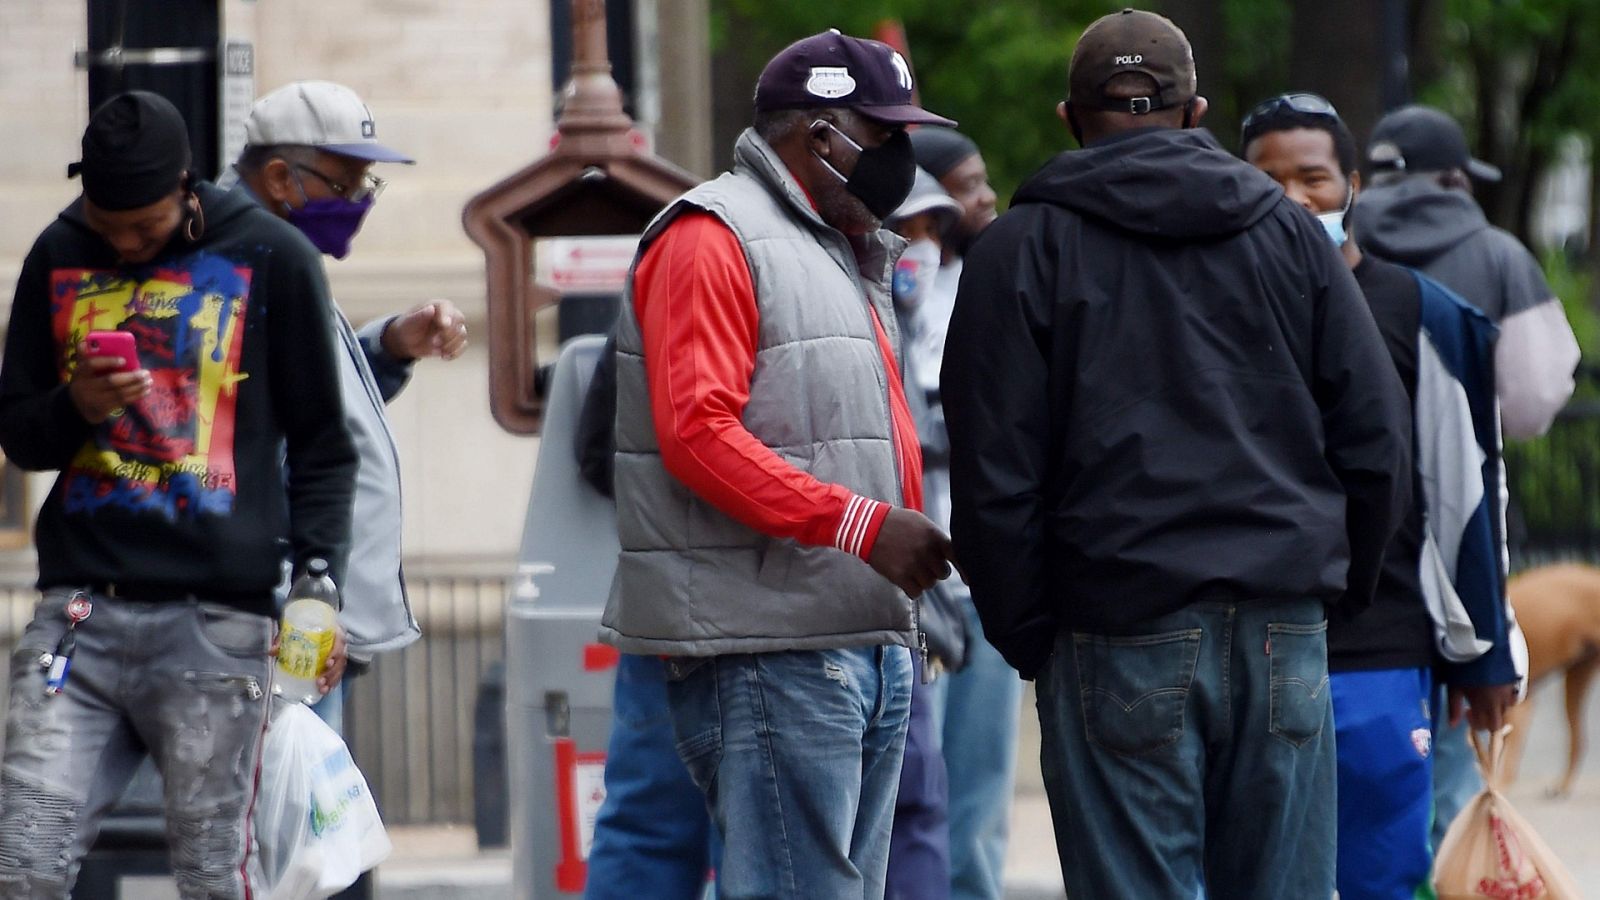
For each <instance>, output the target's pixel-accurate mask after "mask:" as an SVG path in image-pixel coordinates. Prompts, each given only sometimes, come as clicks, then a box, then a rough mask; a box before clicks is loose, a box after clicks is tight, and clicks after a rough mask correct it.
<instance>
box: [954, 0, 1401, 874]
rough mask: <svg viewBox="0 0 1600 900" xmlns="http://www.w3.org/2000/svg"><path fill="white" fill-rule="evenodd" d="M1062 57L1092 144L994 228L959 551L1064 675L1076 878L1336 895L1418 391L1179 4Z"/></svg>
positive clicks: (1031, 656) (963, 472)
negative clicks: (1332, 659) (1247, 127)
mask: <svg viewBox="0 0 1600 900" xmlns="http://www.w3.org/2000/svg"><path fill="white" fill-rule="evenodd" d="M1067 81H1068V95H1067V98H1066V100H1065V101H1064V102H1063V103H1061V104H1060V105H1059V106H1058V107H1057V113H1058V115H1059V116H1060V117H1061V119H1062V120H1063V121H1064V122H1065V124H1066V126H1067V128H1068V129H1070V130H1071V132H1072V134H1073V135H1074V137H1076V138H1077V139H1078V142H1079V143H1080V144H1081V145H1082V147H1083V148H1082V149H1080V150H1076V151H1068V152H1065V153H1061V154H1059V155H1057V156H1056V157H1055V158H1053V159H1052V160H1050V161H1049V162H1048V163H1046V164H1045V165H1044V166H1043V167H1042V168H1041V169H1040V170H1039V171H1038V172H1037V173H1035V174H1034V176H1033V177H1032V178H1030V179H1029V180H1028V181H1027V182H1025V183H1024V184H1023V185H1022V187H1021V188H1019V189H1018V191H1017V194H1016V196H1015V198H1014V199H1013V201H1012V203H1011V205H1010V209H1009V210H1008V211H1007V212H1006V213H1005V214H1004V215H1002V216H1001V217H1000V218H999V219H998V220H996V221H995V223H994V224H993V225H990V226H989V228H988V229H987V230H985V231H984V233H983V235H982V236H980V237H979V238H978V240H977V241H976V242H975V243H974V245H973V247H972V249H971V250H970V251H969V252H968V254H967V258H966V264H965V271H964V272H963V273H962V279H961V290H960V294H959V296H958V297H957V299H956V309H955V315H954V317H953V318H952V320H951V323H950V337H949V341H948V343H947V344H946V347H945V361H944V371H943V377H942V379H941V386H942V388H943V396H944V402H945V413H946V416H947V419H948V421H949V426H950V427H949V433H950V454H951V465H950V471H951V487H952V493H953V497H954V513H953V515H952V517H951V529H952V533H953V535H954V539H955V543H956V551H957V556H958V558H959V559H960V561H961V565H962V568H963V570H964V571H965V572H966V574H967V575H968V576H969V578H968V579H967V581H968V584H970V585H971V587H972V595H973V601H974V602H975V603H976V605H977V608H978V613H979V615H980V617H981V619H982V621H983V627H984V634H985V636H986V637H987V638H988V639H989V641H990V642H991V643H993V644H994V645H995V647H996V648H997V649H998V650H999V651H1000V652H1001V653H1002V654H1003V655H1004V656H1005V657H1006V659H1007V661H1008V662H1010V663H1011V664H1012V665H1013V666H1015V667H1016V668H1017V669H1018V670H1019V671H1020V672H1021V673H1022V674H1023V676H1024V677H1027V678H1035V679H1037V689H1038V698H1039V720H1040V730H1041V733H1042V739H1043V745H1042V750H1041V760H1042V764H1043V769H1044V778H1045V789H1046V792H1047V793H1048V794H1049V798H1050V811H1051V815H1052V818H1053V819H1054V823H1055V833H1056V847H1057V851H1058V853H1059V855H1060V858H1061V868H1062V875H1063V878H1064V879H1065V882H1066V888H1067V894H1068V895H1069V896H1072V897H1085V898H1088V897H1092V898H1095V900H1117V898H1125V900H1146V898H1172V900H1180V898H1181V900H1187V898H1193V897H1196V896H1201V895H1205V896H1212V897H1228V898H1236V900H1237V898H1259V900H1267V898H1274V900H1277V898H1289V897H1293V898H1318V897H1328V896H1330V895H1331V894H1332V893H1333V889H1334V828H1335V793H1334V780H1335V771H1336V769H1335V767H1336V760H1335V756H1334V737H1333V721H1332V714H1333V709H1332V705H1331V704H1330V702H1329V700H1328V691H1327V690H1326V682H1327V644H1326V640H1325V629H1326V618H1327V615H1328V614H1329V610H1333V611H1334V612H1338V611H1342V610H1345V609H1350V610H1355V609H1359V608H1361V607H1363V606H1365V605H1367V604H1368V603H1369V602H1370V600H1371V597H1372V592H1373V589H1374V586H1375V585H1376V582H1377V578H1378V570H1379V563H1380V562H1381V559H1382V556H1383V548H1384V546H1385V545H1386V544H1387V543H1388V540H1389V537H1390V535H1392V534H1393V533H1394V530H1395V526H1396V525H1397V524H1398V521H1399V518H1400V514H1401V512H1402V510H1403V499H1404V497H1405V496H1407V493H1408V491H1409V485H1410V480H1409V477H1408V473H1409V468H1410V465H1409V463H1410V453H1409V449H1410V448H1409V443H1410V442H1409V441H1408V440H1407V436H1408V434H1409V431H1410V427H1409V417H1408V416H1407V414H1406V408H1405V393H1404V389H1403V388H1402V387H1401V386H1400V384H1399V379H1398V378H1397V377H1396V376H1395V373H1394V367H1393V366H1392V365H1391V364H1390V363H1389V360H1388V354H1387V353H1386V352H1385V351H1384V348H1383V339H1382V337H1381V336H1380V335H1379V334H1378V330H1377V327H1376V326H1375V325H1374V324H1373V321H1372V315H1371V313H1369V312H1368V311H1367V307H1366V303H1365V302H1364V301H1363V300H1362V298H1361V292H1360V289H1359V288H1358V287H1357V286H1356V283H1355V280H1354V279H1353V278H1352V277H1351V275H1350V272H1349V270H1348V269H1347V268H1346V267H1345V266H1344V264H1343V262H1342V261H1341V260H1340V259H1339V256H1338V254H1337V252H1336V251H1335V249H1334V248H1333V247H1332V246H1331V245H1330V244H1329V243H1328V239H1327V237H1326V235H1325V234H1324V233H1323V230H1322V228H1321V226H1320V225H1318V224H1317V221H1316V220H1315V219H1314V218H1312V217H1311V215H1310V214H1309V213H1307V212H1306V211H1305V210H1304V209H1302V208H1300V207H1299V206H1298V205H1297V204H1295V203H1293V202H1291V201H1289V200H1288V199H1287V198H1285V197H1284V194H1283V191H1282V190H1280V189H1279V188H1278V186H1277V185H1276V184H1274V183H1273V182H1272V180H1271V179H1270V178H1268V177H1266V176H1265V175H1263V174H1262V173H1261V172H1259V171H1257V170H1256V169H1254V168H1252V167H1250V166H1249V165H1247V164H1245V163H1244V162H1242V161H1241V160H1239V159H1237V158H1235V157H1234V156H1233V155H1232V154H1230V153H1228V152H1227V151H1226V150H1224V149H1223V148H1222V147H1221V146H1220V145H1219V144H1218V143H1217V141H1216V139H1215V138H1214V137H1212V136H1211V135H1210V134H1209V133H1207V132H1204V131H1201V130H1199V129H1197V128H1196V127H1195V126H1197V125H1198V124H1199V122H1200V120H1201V118H1202V117H1203V116H1204V114H1205V112H1206V101H1205V99H1204V98H1203V97H1201V96H1199V94H1198V90H1197V81H1196V72H1195V63H1194V56H1193V51H1192V50H1191V49H1190V46H1189V41H1188V39H1187V38H1186V37H1185V36H1184V34H1183V32H1182V31H1180V30H1179V29H1178V28H1177V26H1175V25H1173V24H1172V22H1170V21H1168V20H1167V19H1165V18H1162V17H1161V16H1158V15H1155V14H1152V13H1147V12H1139V11H1135V10H1127V11H1124V12H1120V13H1113V14H1111V15H1109V16H1105V17H1103V18H1101V19H1099V20H1097V21H1096V22H1095V23H1094V24H1092V25H1090V26H1089V28H1088V29H1087V30H1086V31H1085V32H1084V34H1083V37H1082V38H1081V40H1080V41H1079V43H1078V46H1077V48H1076V50H1075V51H1074V52H1073V55H1072V61H1071V64H1070V67H1069V70H1068V76H1067Z"/></svg>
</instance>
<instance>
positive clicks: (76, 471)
mask: <svg viewBox="0 0 1600 900" xmlns="http://www.w3.org/2000/svg"><path fill="white" fill-rule="evenodd" d="M189 166H190V155H189V144H188V138H187V133H186V130H185V125H184V122H183V118H182V116H181V115H180V114H179V113H178V110H177V109H176V108H175V107H173V105H172V104H171V103H170V102H168V101H166V100H165V99H163V98H161V97H159V96H157V95H155V94H150V93H145V92H139V91H134V92H129V93H125V94H120V95H118V96H116V97H113V98H112V99H110V100H108V101H106V103H105V104H104V105H102V106H101V107H100V108H99V109H97V110H96V111H95V112H94V114H93V115H92V116H91V117H90V120H89V126H88V128H87V129H86V130H85V132H84V136H83V159H82V161H81V162H79V163H76V164H74V166H73V167H72V169H71V171H74V172H76V173H78V174H80V175H82V177H83V196H82V197H80V198H78V199H76V200H74V201H73V202H72V203H71V204H70V205H68V207H67V208H66V209H65V210H63V211H62V212H61V215H60V217H59V218H58V219H57V220H56V221H55V222H53V223H52V224H51V225H50V226H49V227H48V228H46V229H45V230H44V232H43V233H42V234H41V235H40V236H39V239H38V240H37V241H36V242H35V244H34V247H33V249H32V250H31V251H30V252H29V254H28V257H27V259H26V260H25V261H24V263H23V266H22V272H21V275H20V276H19V278H18V281H17V294H16V300H15V302H14V303H13V304H12V307H11V324H10V328H9V330H8V331H7V334H6V352H5V359H4V363H3V365H0V446H3V447H4V449H5V453H6V456H7V457H8V458H10V459H11V460H13V461H14V462H16V463H17V464H18V465H20V466H22V467H24V468H27V469H32V470H41V471H43V470H52V469H53V470H58V471H59V472H60V474H59V476H58V477H57V479H56V484H55V487H54V488H53V489H52V490H51V492H50V496H49V497H48V498H46V499H45V502H44V506H43V508H42V509H41V510H40V512H39V518H38V525H37V534H36V537H37V541H38V550H39V588H40V589H41V591H42V592H43V597H42V599H41V600H40V602H39V606H38V608H37V610H36V612H35V614H34V619H33V621H32V622H31V623H30V624H29V625H28V627H27V630H26V631H25V632H24V633H23V635H22V637H21V638H20V639H19V641H18V647H19V655H18V656H17V657H15V660H16V661H20V662H19V663H18V665H16V666H15V667H13V669H12V676H13V677H12V680H11V713H10V718H9V719H8V721H7V736H6V738H7V739H6V743H5V765H4V771H3V774H0V898H5V900H40V898H56V900H65V898H66V897H67V896H68V893H69V892H70V891H71V889H72V885H73V881H74V879H75V878H76V877H77V872H78V866H79V862H80V860H81V859H82V857H83V854H84V853H85V852H86V851H87V850H88V848H89V847H90V846H92V845H93V843H94V840H95V836H96V833H97V832H98V829H99V825H100V822H101V820H102V819H103V817H104V816H105V814H106V812H107V811H108V810H109V809H110V808H111V806H112V804H113V803H115V802H116V801H117V799H118V798H119V797H121V795H122V792H123V790H124V789H125V788H126V786H127V784H128V781H129V779H130V778H131V777H132V776H133V773H134V770H135V769H136V768H137V766H138V765H139V764H140V763H141V762H142V760H143V759H144V757H145V756H147V755H148V756H150V757H152V758H154V760H155V763H156V767H157V768H158V769H159V770H160V772H161V775H162V780H163V782H164V784H165V815H166V823H167V836H168V839H169V842H170V844H171V855H172V873H173V875H174V877H175V878H176V881H177V887H178V893H179V895H180V896H182V897H183V898H185V900H200V898H229V900H242V898H245V897H249V896H251V895H252V892H258V891H259V888H260V884H259V881H258V877H257V876H258V875H259V871H260V867H259V864H258V860H257V858H256V856H255V855H254V854H253V853H251V852H250V851H251V846H250V845H251V833H250V829H249V827H248V817H249V814H250V810H251V807H252V804H253V803H254V797H255V793H256V782H257V778H256V775H257V766H258V762H259V758H260V747H261V740H262V736H263V734H264V731H265V728H266V723H267V692H268V690H269V689H270V688H271V682H272V677H271V671H272V666H271V659H270V657H269V656H268V652H269V648H270V646H271V643H272V637H273V620H274V606H273V587H274V585H275V584H276V583H277V582H278V580H279V577H280V565H281V564H282V561H283V559H282V558H283V553H284V551H283V549H282V548H283V547H284V546H285V545H287V546H289V547H291V548H292V549H291V552H292V554H293V559H292V562H293V563H294V565H295V567H296V568H297V569H301V568H304V566H305V564H306V563H308V562H309V561H311V560H313V559H317V558H321V559H324V560H326V561H327V562H328V563H329V564H330V565H331V568H332V571H333V572H334V576H335V579H336V580H340V581H342V579H343V578H344V562H345V554H346V552H347V546H348V539H349V528H350V498H351V493H352V489H353V485H354V481H355V470H356V459H355V451H354V449H353V447H352V446H351V442H350V436H349V433H348V432H347V431H346V430H345V426H344V415H343V411H342V409H341V405H340V398H339V391H338V377H339V376H338V368H337V361H336V357H335V344H334V340H335V339H334V336H333V330H332V329H331V328H330V327H329V318H330V317H331V316H332V315H333V311H332V304H331V302H330V301H329V298H328V291H327V285H326V282H325V281H324V276H323V267H322V261H321V260H320V259H319V258H318V257H317V254H316V251H315V250H314V249H313V248H312V246H311V245H310V243H308V242H307V241H306V239H305V237H304V236H303V235H301V234H300V233H299V232H297V231H295V230H294V229H293V228H290V227H288V226H287V225H286V224H284V223H283V222H282V221H280V220H278V219H276V218H273V217H272V216H270V215H267V214H266V213H265V212H263V211H262V210H261V209H260V208H258V207H257V206H256V205H255V204H253V203H251V202H249V200H248V199H247V198H244V197H242V196H239V195H237V194H234V193H231V192H227V191H223V190H220V189H218V188H217V187H215V186H214V185H211V184H208V183H205V182H202V181H199V180H198V179H196V178H195V177H194V175H193V173H192V172H190V170H189ZM112 330H114V331H115V332H117V333H118V334H120V335H127V336H128V337H129V338H131V340H129V341H127V343H129V344H131V345H132V358H130V356H129V355H125V351H118V352H116V353H110V354H108V353H104V352H100V353H97V352H96V350H95V341H96V340H109V339H110V338H108V337H106V336H100V337H96V336H95V334H94V333H95V332H104V331H112ZM112 337H115V336H114V335H113V336H112ZM255 895H256V896H259V893H256V894H255Z"/></svg>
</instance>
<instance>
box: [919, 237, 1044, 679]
mask: <svg viewBox="0 0 1600 900" xmlns="http://www.w3.org/2000/svg"><path fill="white" fill-rule="evenodd" d="M1022 218H1024V217H1021V216H1018V215H1015V214H1013V215H1011V216H1008V217H1006V218H1004V219H1001V220H1000V221H999V222H997V223H995V224H994V225H991V226H990V227H989V228H988V229H987V230H986V232H985V233H984V235H983V237H982V238H981V239H980V240H979V241H978V242H977V243H976V244H975V245H974V246H973V247H972V250H971V252H970V254H969V255H968V256H967V258H966V262H965V266H964V268H963V271H962V274H961V288H960V291H959V293H958V294H957V296H956V305H955V312H954V313H953V314H952V316H951V319H950V331H949V336H948V338H947V339H946V343H945V354H944V367H943V370H942V371H941V373H940V393H941V394H942V396H943V399H944V414H945V423H946V425H947V426H948V431H949V436H950V485H951V506H952V509H951V516H950V534H951V537H952V539H953V540H954V542H955V551H956V559H957V560H958V561H959V563H960V565H961V568H962V571H963V572H964V573H965V575H966V579H967V584H968V585H969V586H970V587H971V588H972V599H973V602H974V603H975V604H976V606H977V609H978V616H979V618H980V619H981V620H982V622H983V631H984V635H985V636H986V637H987V638H988V640H989V642H990V643H991V644H993V645H994V646H995V648H996V649H998V650H999V651H1000V653H1001V655H1002V656H1004V657H1005V659H1006V662H1008V663H1010V664H1011V665H1012V666H1013V667H1015V668H1016V669H1017V670H1018V671H1019V672H1021V673H1022V676H1023V677H1024V678H1032V677H1033V676H1034V674H1035V673H1036V672H1037V671H1038V670H1039V668H1040V667H1041V666H1042V665H1043V664H1044V662H1045V660H1046V659H1047V658H1048V657H1049V655H1050V651H1051V648H1052V646H1053V642H1054V639H1055V633H1056V624H1055V614H1054V612H1053V611H1052V608H1051V605H1050V604H1049V603H1048V602H1047V601H1048V595H1047V592H1046V589H1045V588H1046V584H1047V581H1048V571H1047V565H1046V563H1047V561H1046V558H1045V513H1046V497H1045V478H1046V471H1047V466H1048V454H1049V449H1048V448H1049V423H1050V421H1051V410H1050V399H1049V389H1048V385H1049V382H1050V378H1049V362H1048V357H1047V352H1046V351H1047V348H1048V347H1049V340H1050V338H1049V332H1050V310H1051V304H1052V300H1053V297H1054V290H1053V288H1052V287H1051V285H1052V283H1053V279H1050V278H1048V277H1047V276H1044V275H1042V274H1041V273H1039V272H1038V271H1037V269H1038V265H1037V262H1036V260H1037V259H1038V257H1039V256H1040V255H1041V254H1040V253H1039V252H1038V251H1037V250H1035V251H1032V252H1030V251H1029V249H1028V245H1030V244H1032V243H1033V241H1030V240H1026V239H1022V238H1021V237H1020V236H1019V232H1020V229H1019V228H1017V227H1014V226H1016V225H1017V224H1018V222H1019V220H1021V219H1022Z"/></svg>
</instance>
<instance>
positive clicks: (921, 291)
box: [894, 238, 939, 309]
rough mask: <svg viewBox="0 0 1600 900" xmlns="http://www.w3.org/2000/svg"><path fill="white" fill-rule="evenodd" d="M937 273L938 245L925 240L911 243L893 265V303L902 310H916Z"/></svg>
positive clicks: (931, 285)
mask: <svg viewBox="0 0 1600 900" xmlns="http://www.w3.org/2000/svg"><path fill="white" fill-rule="evenodd" d="M938 273H939V245H938V244H936V243H934V242H933V241H930V240H928V239H927V238H922V239H920V240H915V241H912V242H911V246H909V247H907V248H906V252H904V253H902V254H900V261H899V262H897V263H895V264H894V302H895V303H896V304H898V305H899V306H900V308H902V309H916V308H917V307H918V306H920V305H921V304H922V298H923V297H925V296H927V294H928V291H929V289H930V288H932V287H933V279H934V277H935V276H936V275H937V274H938Z"/></svg>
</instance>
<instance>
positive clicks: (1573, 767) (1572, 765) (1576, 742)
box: [1551, 656, 1600, 797]
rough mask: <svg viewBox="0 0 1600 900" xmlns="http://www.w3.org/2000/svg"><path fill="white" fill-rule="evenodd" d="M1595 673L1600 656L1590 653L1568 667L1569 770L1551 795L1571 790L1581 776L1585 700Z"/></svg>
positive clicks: (1562, 793) (1566, 793) (1599, 670)
mask: <svg viewBox="0 0 1600 900" xmlns="http://www.w3.org/2000/svg"><path fill="white" fill-rule="evenodd" d="M1596 673H1600V656H1590V657H1589V658H1588V659H1585V660H1583V661H1582V662H1580V663H1578V664H1577V665H1575V666H1573V667H1572V668H1570V669H1568V670H1567V774H1566V775H1565V776H1563V777H1562V779H1561V783H1560V784H1558V785H1556V787H1555V789H1554V790H1553V791H1552V792H1551V794H1552V796H1556V797H1565V796H1567V795H1568V794H1571V793H1572V783H1573V782H1574V781H1576V780H1577V778H1578V765H1579V764H1580V763H1581V762H1582V761H1583V751H1584V749H1585V745H1586V744H1587V741H1586V740H1585V738H1584V733H1583V700H1584V697H1585V696H1586V695H1587V694H1588V693H1589V685H1590V684H1592V683H1593V682H1594V676H1595V674H1596Z"/></svg>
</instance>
